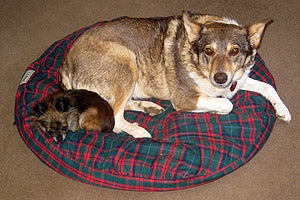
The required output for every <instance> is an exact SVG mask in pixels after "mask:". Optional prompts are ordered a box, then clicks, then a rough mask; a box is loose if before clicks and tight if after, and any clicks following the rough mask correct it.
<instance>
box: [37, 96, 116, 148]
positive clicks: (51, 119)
mask: <svg viewBox="0 0 300 200" xmlns="http://www.w3.org/2000/svg"><path fill="white" fill-rule="evenodd" d="M33 111H34V113H33V114H34V118H35V121H36V124H37V126H38V127H39V128H40V129H41V130H42V131H44V132H46V133H47V134H49V136H50V137H52V138H53V139H54V140H55V141H57V142H62V141H63V140H64V139H65V136H66V132H67V130H71V131H76V130H79V129H85V130H96V131H100V132H110V131H112V130H113V127H114V114H113V110H112V108H111V107H110V105H109V104H108V103H107V102H106V101H105V100H104V99H102V98H101V97H100V96H99V95H98V94H97V93H94V92H91V91H87V90H67V91H61V92H57V93H54V94H51V95H49V96H47V97H46V98H45V99H44V100H43V101H42V102H39V103H38V104H36V105H35V106H34V108H33Z"/></svg>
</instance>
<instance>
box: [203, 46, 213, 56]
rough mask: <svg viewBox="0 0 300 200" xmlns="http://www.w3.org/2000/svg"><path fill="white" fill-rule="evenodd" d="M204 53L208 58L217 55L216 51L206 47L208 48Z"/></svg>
mask: <svg viewBox="0 0 300 200" xmlns="http://www.w3.org/2000/svg"><path fill="white" fill-rule="evenodd" d="M204 52H205V54H206V55H207V56H213V55H214V54H215V52H214V50H212V49H211V48H209V47H206V48H205V49H204Z"/></svg>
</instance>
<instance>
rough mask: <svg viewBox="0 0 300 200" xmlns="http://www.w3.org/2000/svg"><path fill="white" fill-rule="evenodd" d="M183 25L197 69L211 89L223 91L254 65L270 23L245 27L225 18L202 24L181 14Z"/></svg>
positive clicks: (266, 21)
mask: <svg viewBox="0 0 300 200" xmlns="http://www.w3.org/2000/svg"><path fill="white" fill-rule="evenodd" d="M183 22H184V27H185V30H186V34H187V38H188V40H189V43H190V44H191V48H192V52H193V53H194V54H195V56H194V59H195V63H198V66H197V67H198V68H199V69H200V71H201V73H202V75H204V76H205V77H207V78H209V80H210V82H211V83H212V84H213V85H214V86H216V87H220V88H224V87H228V86H230V85H231V84H232V82H233V81H236V80H238V79H240V78H241V77H242V76H243V74H244V72H245V70H246V69H247V68H249V67H250V66H252V65H253V64H254V56H255V53H256V50H257V49H258V48H259V46H260V44H261V40H262V37H263V34H264V31H265V28H266V26H267V25H268V24H269V23H271V22H272V20H271V19H267V20H264V21H262V22H258V23H255V24H252V25H248V26H245V27H242V26H240V25H239V24H238V23H237V22H236V21H234V20H231V19H227V18H219V19H218V18H212V20H209V21H207V22H205V23H202V24H201V23H198V22H197V18H195V17H194V19H193V16H190V14H189V13H186V12H184V13H183Z"/></svg>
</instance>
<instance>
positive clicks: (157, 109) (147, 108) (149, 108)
mask: <svg viewBox="0 0 300 200" xmlns="http://www.w3.org/2000/svg"><path fill="white" fill-rule="evenodd" d="M125 110H134V111H140V112H144V113H148V114H149V115H150V116H155V115H159V114H161V113H162V112H164V111H165V109H164V108H163V107H161V106H159V105H157V104H155V103H153V102H151V101H143V100H132V99H131V100H129V101H128V102H127V105H126V107H125Z"/></svg>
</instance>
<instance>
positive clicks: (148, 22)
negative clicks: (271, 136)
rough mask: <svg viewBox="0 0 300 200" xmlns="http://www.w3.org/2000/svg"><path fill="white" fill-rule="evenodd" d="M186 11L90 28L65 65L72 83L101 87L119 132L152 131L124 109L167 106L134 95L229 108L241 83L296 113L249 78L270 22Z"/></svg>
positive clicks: (280, 110)
mask: <svg viewBox="0 0 300 200" xmlns="http://www.w3.org/2000/svg"><path fill="white" fill-rule="evenodd" d="M271 22H272V20H269V19H268V20H264V21H262V22H258V23H254V24H252V25H249V26H244V27H243V26H241V25H239V24H238V23H237V22H236V21H235V20H232V19H228V18H224V17H219V16H214V15H202V14H191V13H189V12H183V13H182V16H173V17H165V18H146V19H144V18H122V19H118V20H115V21H112V22H109V23H106V24H104V25H102V26H98V27H95V28H92V29H90V30H88V31H86V32H85V33H84V34H83V35H82V36H80V38H79V39H78V40H77V41H76V42H75V43H74V45H73V46H72V48H71V49H70V51H69V53H68V54H67V56H66V58H65V60H64V62H63V64H62V66H61V69H60V73H61V78H62V83H63V85H64V86H65V87H66V88H67V89H87V90H91V91H94V92H96V93H98V94H99V95H100V96H102V97H103V98H104V99H105V100H107V101H108V102H109V104H110V105H111V106H112V108H113V110H114V116H115V128H114V131H115V132H121V131H125V132H127V133H128V134H130V135H132V136H133V137H136V138H138V137H151V135H150V134H149V133H148V131H146V130H145V129H144V128H142V127H140V126H138V125H136V124H131V123H129V122H127V121H126V120H125V119H124V116H123V115H124V110H127V109H130V110H137V111H143V112H147V113H149V114H150V115H156V114H160V113H161V112H163V108H162V107H160V106H159V105H156V104H154V103H152V102H147V101H142V100H134V99H137V98H149V97H156V98H160V99H168V100H170V101H171V102H172V105H173V106H174V108H175V109H176V110H184V111H190V112H211V113H217V114H228V113H230V112H231V110H232V108H233V105H232V103H231V102H230V101H229V100H228V99H230V98H231V97H232V96H233V95H234V94H235V93H236V92H237V91H238V90H239V89H242V90H249V91H254V92H259V93H260V94H262V95H263V96H264V97H266V98H267V99H268V100H269V101H270V102H271V103H272V105H273V106H274V108H275V110H276V112H277V116H278V117H279V118H280V119H282V120H284V121H286V122H289V121H290V120H291V115H290V113H289V111H288V109H287V108H286V106H285V105H284V103H283V102H282V101H281V99H280V98H279V96H278V94H277V92H276V91H275V89H274V88H273V87H272V86H270V85H269V84H266V83H263V82H260V81H257V80H254V79H251V78H249V77H248V74H249V72H250V69H251V67H252V66H253V65H254V56H255V54H256V50H257V49H258V48H259V46H260V43H261V39H262V36H263V33H264V31H265V28H266V26H267V25H268V24H269V23H271Z"/></svg>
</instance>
